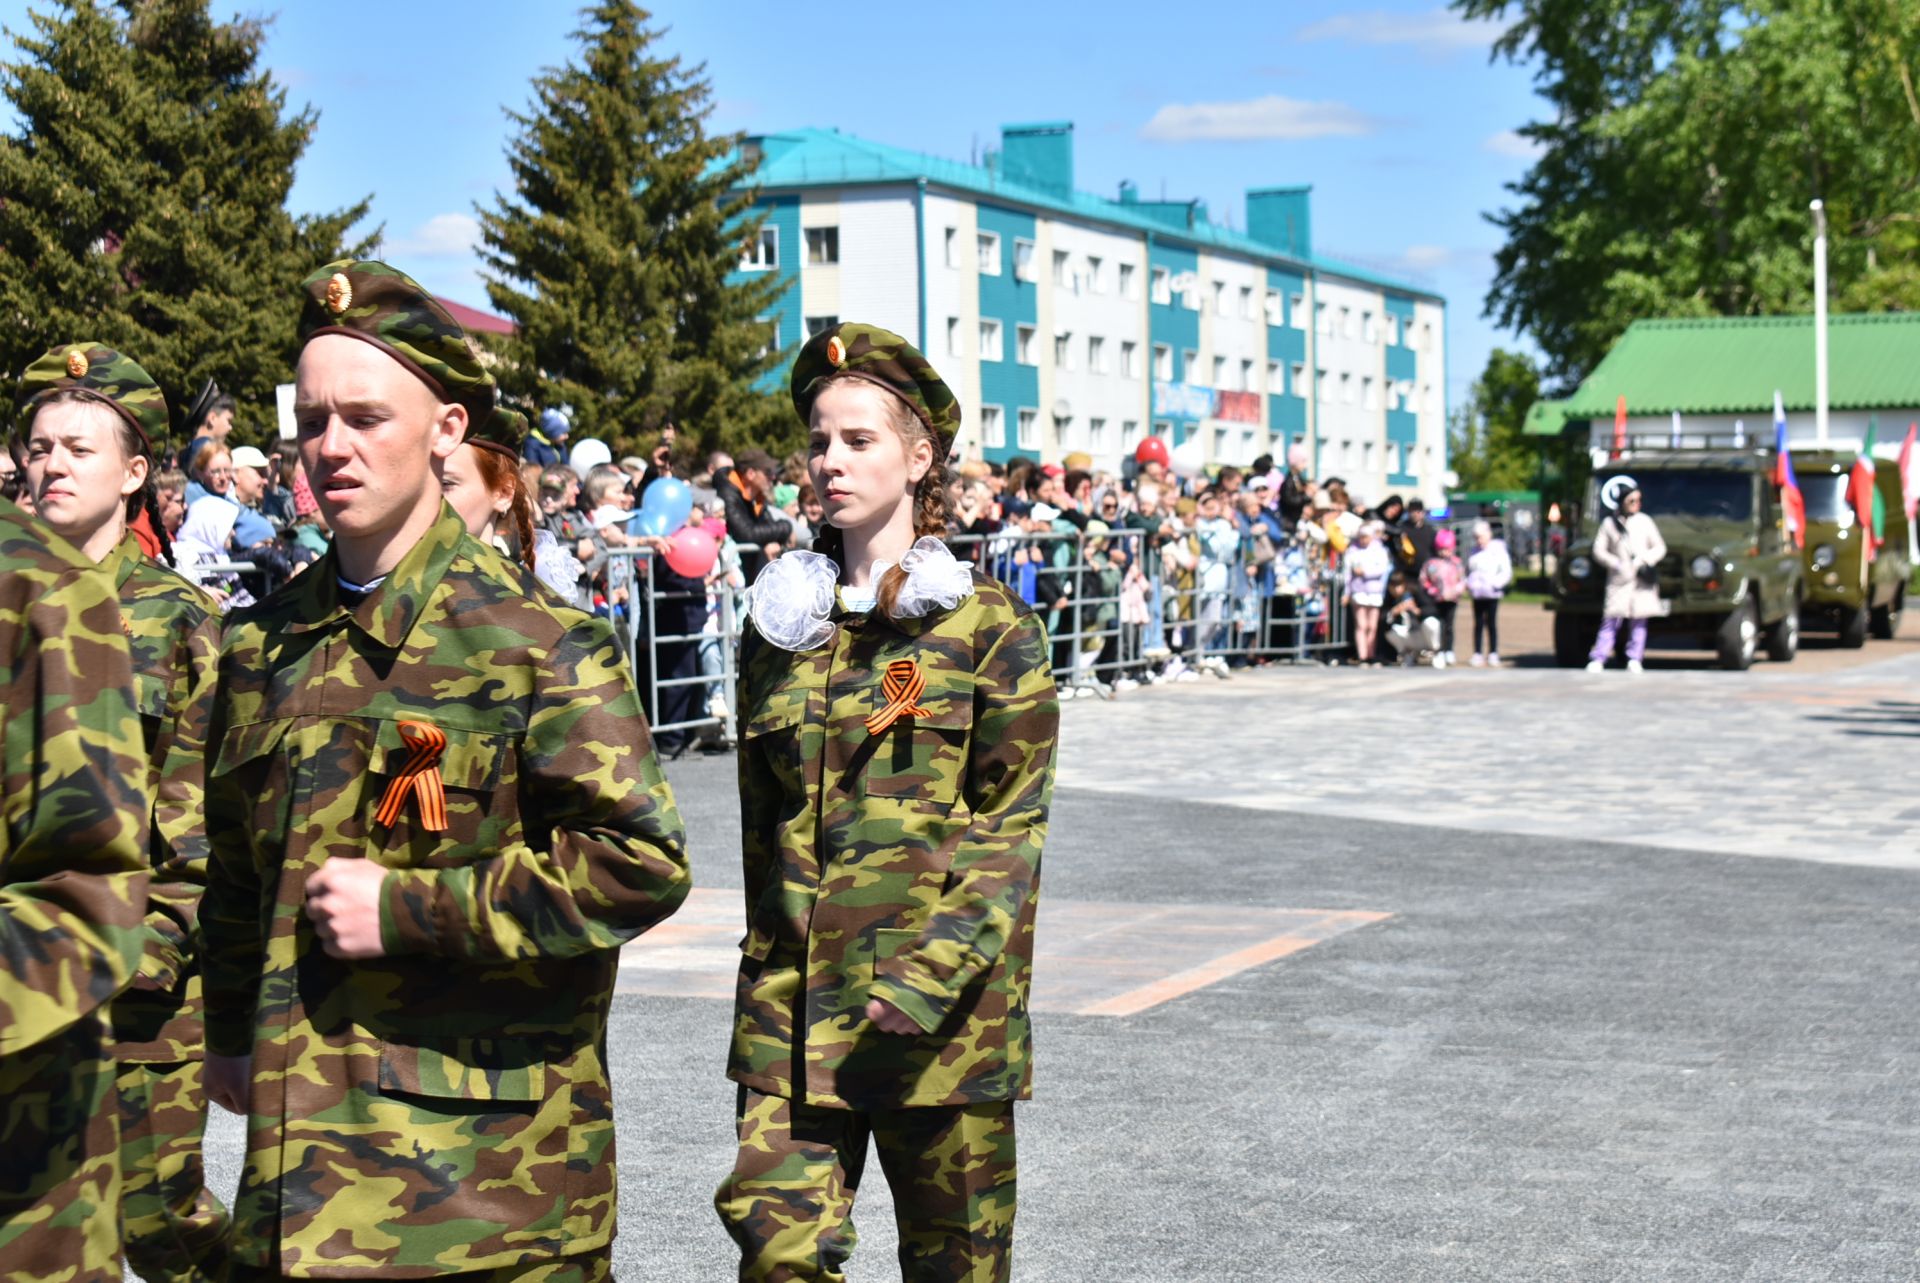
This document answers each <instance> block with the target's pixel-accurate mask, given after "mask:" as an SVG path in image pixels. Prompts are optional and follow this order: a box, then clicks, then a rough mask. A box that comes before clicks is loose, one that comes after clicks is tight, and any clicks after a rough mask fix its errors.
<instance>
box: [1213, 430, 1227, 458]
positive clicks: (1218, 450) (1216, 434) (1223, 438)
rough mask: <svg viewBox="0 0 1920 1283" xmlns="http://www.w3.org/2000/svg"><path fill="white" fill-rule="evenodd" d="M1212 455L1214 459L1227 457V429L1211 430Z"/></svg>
mask: <svg viewBox="0 0 1920 1283" xmlns="http://www.w3.org/2000/svg"><path fill="white" fill-rule="evenodd" d="M1213 457H1214V458H1216V459H1224V458H1226V457H1227V430H1226V429H1225V428H1215V429H1214V430H1213Z"/></svg>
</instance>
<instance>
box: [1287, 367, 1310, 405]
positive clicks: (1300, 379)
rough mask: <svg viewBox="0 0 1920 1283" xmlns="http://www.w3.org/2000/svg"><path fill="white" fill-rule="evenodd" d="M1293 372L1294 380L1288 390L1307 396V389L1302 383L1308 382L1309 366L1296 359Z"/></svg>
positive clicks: (1294, 393)
mask: <svg viewBox="0 0 1920 1283" xmlns="http://www.w3.org/2000/svg"><path fill="white" fill-rule="evenodd" d="M1291 373H1292V375H1293V381H1292V383H1290V384H1289V385H1288V386H1287V391H1289V392H1291V393H1293V395H1295V396H1305V395H1306V394H1307V390H1306V389H1305V388H1303V387H1301V386H1300V385H1301V384H1302V383H1304V382H1306V379H1307V367H1306V366H1305V365H1304V364H1303V363H1301V362H1299V361H1295V362H1294V363H1293V369H1292V371H1291Z"/></svg>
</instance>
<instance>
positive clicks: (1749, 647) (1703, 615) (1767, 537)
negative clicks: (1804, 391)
mask: <svg viewBox="0 0 1920 1283" xmlns="http://www.w3.org/2000/svg"><path fill="white" fill-rule="evenodd" d="M1773 465H1774V452H1773V451H1772V450H1771V449H1755V448H1737V449H1702V450H1656V451H1650V452H1633V453H1630V454H1628V455H1626V456H1624V457H1622V458H1620V459H1616V460H1614V461H1613V462H1611V463H1607V464H1605V465H1602V466H1601V467H1598V468H1596V469H1595V470H1594V477H1593V489H1592V491H1591V493H1590V494H1589V496H1588V502H1587V506H1586V511H1587V513H1588V514H1590V515H1589V516H1588V518H1587V521H1586V527H1585V529H1584V531H1583V532H1582V536H1581V537H1580V538H1579V539H1577V540H1575V541H1574V542H1573V543H1571V544H1570V545H1569V546H1568V548H1567V551H1566V555H1565V556H1563V557H1562V558H1561V559H1560V565H1559V569H1558V570H1557V571H1556V573H1555V574H1554V578H1553V601H1552V603H1551V605H1552V608H1553V610H1554V612H1555V614H1554V621H1553V653H1554V658H1555V660H1556V661H1558V662H1559V664H1560V665H1561V666H1562V667H1568V668H1571V667H1577V666H1579V665H1582V664H1585V663H1586V662H1587V652H1588V651H1589V650H1590V649H1592V647H1593V641H1594V637H1595V635H1596V634H1597V633H1598V632H1599V629H1600V616H1601V603H1602V601H1603V600H1604V598H1605V594H1606V585H1607V572H1606V568H1605V567H1604V566H1601V565H1599V564H1598V563H1597V562H1595V561H1594V560H1593V536H1594V533H1595V523H1596V522H1597V521H1598V520H1601V519H1604V517H1605V515H1606V514H1607V513H1608V512H1610V511H1612V507H1613V504H1614V502H1615V501H1616V500H1617V499H1618V497H1619V496H1620V495H1621V494H1623V493H1624V492H1625V491H1626V490H1627V489H1628V488H1629V487H1630V486H1635V485H1637V486H1638V487H1639V488H1640V493H1641V511H1643V512H1645V513H1646V514H1647V515H1648V516H1650V517H1652V518H1653V519H1654V521H1655V523H1656V524H1657V525H1658V526H1659V527H1660V537H1661V538H1662V539H1663V540H1665V541H1666V545H1667V555H1666V556H1665V557H1664V558H1663V559H1662V560H1661V562H1660V564H1659V566H1658V567H1656V572H1657V574H1658V576H1659V588H1660V598H1661V601H1662V602H1663V603H1664V604H1665V606H1666V608H1667V613H1666V614H1665V615H1664V616H1663V617H1661V618H1658V619H1654V620H1652V621H1651V622H1650V624H1649V626H1648V630H1647V632H1648V639H1649V644H1650V645H1652V644H1661V645H1666V646H1671V647H1675V648H1684V649H1694V650H1711V651H1713V652H1714V653H1715V654H1716V655H1717V656H1718V657H1719V661H1720V666H1721V667H1722V668H1730V669H1735V670H1739V669H1745V668H1747V667H1748V666H1749V665H1751V664H1752V663H1753V660H1754V657H1755V656H1756V655H1757V654H1758V653H1759V651H1760V649H1761V647H1762V646H1764V647H1765V648H1766V652H1767V657H1768V658H1769V659H1774V660H1779V661H1786V660H1790V659H1792V658H1793V657H1794V655H1795V654H1797V653H1798V651H1799V649H1800V607H1801V603H1802V602H1803V601H1804V600H1805V598H1806V587H1805V583H1806V580H1805V575H1804V573H1803V571H1802V569H1801V561H1800V553H1799V552H1798V551H1797V550H1796V549H1795V548H1794V546H1793V540H1792V539H1791V538H1790V537H1789V536H1788V534H1787V532H1786V528H1785V525H1784V524H1783V520H1782V514H1781V511H1780V501H1779V494H1778V492H1777V491H1776V490H1775V488H1774V484H1773ZM1809 543H1811V540H1809Z"/></svg>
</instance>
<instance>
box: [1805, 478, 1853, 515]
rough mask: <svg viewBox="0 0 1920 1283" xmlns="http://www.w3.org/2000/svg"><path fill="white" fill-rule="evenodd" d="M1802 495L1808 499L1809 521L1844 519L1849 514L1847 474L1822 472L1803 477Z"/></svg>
mask: <svg viewBox="0 0 1920 1283" xmlns="http://www.w3.org/2000/svg"><path fill="white" fill-rule="evenodd" d="M1800 496H1801V497H1802V498H1803V499H1805V500H1806V501H1807V520H1808V521H1844V520H1846V516H1847V474H1846V473H1844V472H1822V473H1817V474H1815V475H1814V476H1811V477H1801V478H1800Z"/></svg>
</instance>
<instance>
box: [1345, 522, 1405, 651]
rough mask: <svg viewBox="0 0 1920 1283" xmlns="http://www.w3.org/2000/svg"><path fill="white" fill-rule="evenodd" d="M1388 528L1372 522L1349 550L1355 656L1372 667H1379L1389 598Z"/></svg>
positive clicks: (1356, 534) (1348, 582)
mask: <svg viewBox="0 0 1920 1283" xmlns="http://www.w3.org/2000/svg"><path fill="white" fill-rule="evenodd" d="M1385 530H1386V527H1385V526H1384V525H1383V524H1382V523H1380V522H1378V521H1369V522H1367V523H1366V524H1364V525H1362V526H1361V527H1360V528H1359V530H1358V531H1357V532H1356V533H1355V534H1354V537H1353V546H1352V547H1350V548H1348V549H1347V554H1346V560H1345V567H1346V572H1347V601H1348V602H1349V603H1350V604H1351V605H1352V606H1353V646H1354V657H1355V659H1356V660H1357V661H1358V662H1359V663H1361V664H1364V665H1366V666H1368V667H1374V666H1377V664H1378V663H1379V661H1378V660H1376V659H1375V658H1374V648H1375V647H1377V646H1378V645H1379V643H1380V608H1381V606H1382V605H1383V604H1385V601H1386V593H1387V574H1388V572H1390V571H1391V570H1392V569H1393V559H1392V558H1391V556H1389V554H1388V552H1387V546H1386V544H1385V543H1384V542H1383V540H1382V536H1383V534H1384V532H1385Z"/></svg>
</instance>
